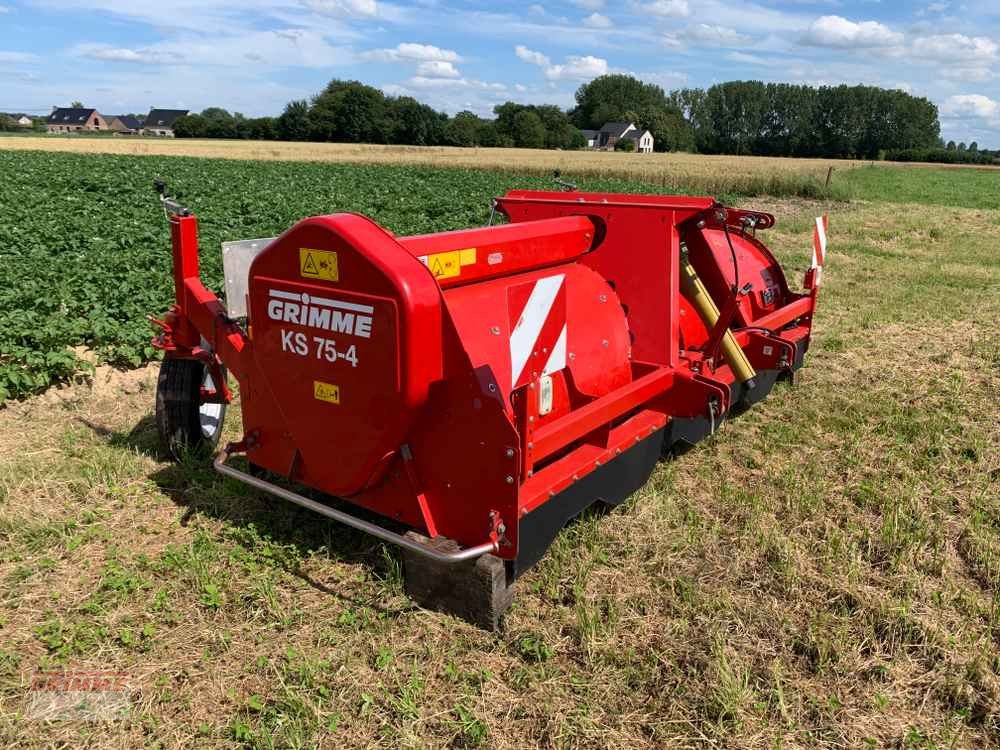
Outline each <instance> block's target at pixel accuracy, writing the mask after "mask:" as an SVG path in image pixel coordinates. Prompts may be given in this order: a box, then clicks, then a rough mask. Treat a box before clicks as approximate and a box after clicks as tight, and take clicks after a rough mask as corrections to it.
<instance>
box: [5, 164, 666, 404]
mask: <svg viewBox="0 0 1000 750" xmlns="http://www.w3.org/2000/svg"><path fill="white" fill-rule="evenodd" d="M0 174H2V175H4V179H2V180H0V207H2V211H3V214H2V218H0V261H2V262H0V403H2V402H3V401H4V400H6V399H7V398H11V397H20V396H24V395H26V394H29V393H34V392H37V391H39V390H41V389H43V388H45V387H46V386H48V385H49V384H50V383H52V382H55V381H58V380H61V379H65V378H67V377H70V376H71V375H72V374H73V373H74V372H77V371H78V370H79V368H80V367H81V366H82V363H81V362H80V361H79V359H78V357H77V356H76V355H75V354H74V353H73V351H72V349H73V348H77V347H86V348H88V349H92V350H93V351H94V352H95V353H96V354H97V356H98V358H99V360H100V361H102V362H107V363H110V364H114V365H120V366H138V365H139V364H140V363H142V362H144V361H146V360H147V359H149V358H150V357H152V356H153V350H152V348H151V347H150V346H149V338H150V335H151V332H152V329H151V327H150V325H149V324H148V322H147V321H146V316H147V315H149V314H160V313H162V312H163V311H164V310H166V307H167V306H168V305H169V304H170V301H171V300H172V294H173V292H172V289H173V286H172V284H173V282H172V277H171V275H170V268H171V265H170V231H169V227H168V225H167V222H166V219H165V217H164V214H163V211H162V209H161V208H160V206H159V202H158V200H157V196H156V194H155V193H154V191H153V179H154V178H155V177H161V178H163V179H165V180H166V181H167V183H168V186H169V188H170V190H171V193H172V194H173V195H175V196H176V197H178V198H179V199H180V200H181V201H182V202H184V203H186V204H187V205H190V206H191V207H192V209H193V210H194V211H195V212H196V213H197V215H198V217H199V220H200V227H201V239H202V264H203V268H204V277H205V279H206V280H207V282H208V283H209V285H210V286H211V287H212V288H215V289H220V288H221V278H222V275H221V274H222V257H221V251H220V243H221V242H223V241H228V240H238V239H250V238H255V237H272V236H275V235H276V234H279V233H280V232H282V231H284V230H285V229H287V228H288V227H290V226H291V225H292V224H293V223H294V222H295V221H297V220H298V219H300V218H303V217H305V216H311V215H316V214H324V213H334V212H336V211H356V212H360V213H363V214H365V215H367V216H370V217H372V218H374V219H375V220H376V221H378V222H380V223H381V224H383V225H384V226H386V227H387V228H389V229H390V230H392V231H394V232H397V233H400V234H419V233H425V232H433V231H441V230H446V229H458V228H461V227H467V226H475V225H477V224H483V223H485V222H486V220H487V218H488V216H489V201H490V198H492V197H493V196H494V195H498V194H502V193H503V192H505V191H506V190H508V189H510V188H513V187H536V188H539V187H544V188H549V187H551V186H552V181H551V179H548V178H545V177H541V176H537V175H536V176H514V175H512V174H502V173H490V172H482V171H464V172H454V171H449V170H443V169H435V168H430V167H422V166H409V165H402V166H394V165H382V166H375V165H363V164H302V163H293V162H240V161H224V160H197V159H184V158H181V159H178V158H163V157H132V156H84V155H79V154H51V153H46V152H37V151H23V152H18V151H5V150H0ZM587 187H590V188H593V189H608V190H632V191H643V190H645V191H646V192H656V189H650V188H649V187H648V186H643V185H642V184H635V183H628V182H626V181H623V180H615V179H592V180H588V181H587Z"/></svg>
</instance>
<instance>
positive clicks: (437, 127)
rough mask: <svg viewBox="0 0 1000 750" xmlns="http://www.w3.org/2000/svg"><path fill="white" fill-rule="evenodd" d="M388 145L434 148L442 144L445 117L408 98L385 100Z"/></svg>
mask: <svg viewBox="0 0 1000 750" xmlns="http://www.w3.org/2000/svg"><path fill="white" fill-rule="evenodd" d="M386 108H387V120H388V123H389V124H390V128H391V132H390V134H389V142H390V143H402V144H407V145H413V146H436V145H437V144H439V143H443V142H444V131H445V127H446V125H447V122H448V118H447V115H442V114H441V113H439V112H435V111H434V109H433V108H431V107H429V106H427V105H426V104H421V103H420V102H418V101H417V100H416V99H413V98H412V97H409V96H403V97H399V98H398V99H388V100H386Z"/></svg>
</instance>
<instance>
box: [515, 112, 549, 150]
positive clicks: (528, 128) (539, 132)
mask: <svg viewBox="0 0 1000 750" xmlns="http://www.w3.org/2000/svg"><path fill="white" fill-rule="evenodd" d="M512 136H513V139H514V145H515V146H517V147H518V148H544V147H545V125H544V124H543V123H542V119H541V118H540V117H539V116H538V115H537V114H536V113H535V112H532V111H531V110H529V109H525V110H522V111H520V112H518V113H517V114H516V115H514V122H513V126H512Z"/></svg>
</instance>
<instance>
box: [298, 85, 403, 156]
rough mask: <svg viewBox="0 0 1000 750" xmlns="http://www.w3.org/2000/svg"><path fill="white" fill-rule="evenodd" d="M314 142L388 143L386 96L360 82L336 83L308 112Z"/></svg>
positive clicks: (319, 97) (330, 86)
mask: <svg viewBox="0 0 1000 750" xmlns="http://www.w3.org/2000/svg"><path fill="white" fill-rule="evenodd" d="M309 122H310V125H311V133H312V136H313V138H314V139H315V140H319V141H336V142H347V143H385V142H386V141H387V140H388V132H387V131H388V130H389V126H388V122H387V118H386V103H385V95H384V94H383V93H382V92H381V91H379V90H378V89H376V88H373V87H372V86H366V85H365V84H363V83H361V82H359V81H339V80H333V81H330V83H329V84H327V87H326V88H325V89H324V90H323V92H322V93H321V94H319V96H317V97H316V98H315V99H314V100H313V103H312V107H311V108H310V110H309Z"/></svg>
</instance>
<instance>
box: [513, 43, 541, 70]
mask: <svg viewBox="0 0 1000 750" xmlns="http://www.w3.org/2000/svg"><path fill="white" fill-rule="evenodd" d="M514 54H515V55H517V56H518V58H519V59H521V60H524V62H526V63H531V64H532V65H539V66H541V67H546V66H548V65H549V64H550V60H549V58H548V57H546V56H545V55H543V54H542V53H541V52H535V51H534V50H530V49H528V48H527V47H525V46H524V45H523V44H519V45H517V46H516V47H515V48H514Z"/></svg>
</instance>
